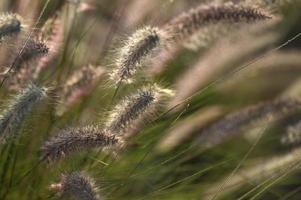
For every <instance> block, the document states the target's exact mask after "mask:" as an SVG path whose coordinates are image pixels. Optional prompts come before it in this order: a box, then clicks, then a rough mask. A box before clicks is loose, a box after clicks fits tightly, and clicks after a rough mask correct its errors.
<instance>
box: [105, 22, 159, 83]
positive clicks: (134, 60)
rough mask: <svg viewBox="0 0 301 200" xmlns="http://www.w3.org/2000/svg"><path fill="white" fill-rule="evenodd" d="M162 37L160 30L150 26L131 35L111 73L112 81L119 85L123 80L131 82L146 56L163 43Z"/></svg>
mask: <svg viewBox="0 0 301 200" xmlns="http://www.w3.org/2000/svg"><path fill="white" fill-rule="evenodd" d="M161 38H162V36H161V32H160V30H159V29H158V28H154V27H150V26H147V27H144V28H142V29H139V30H137V31H136V32H135V33H134V34H133V35H132V36H131V37H129V38H128V39H127V40H126V42H125V45H124V46H123V47H122V48H121V49H120V52H119V55H118V57H117V59H116V62H115V66H116V67H115V69H113V70H112V72H111V74H110V77H111V79H112V81H114V82H115V83H116V85H117V86H118V85H119V84H120V83H121V82H127V83H129V82H131V81H132V78H133V76H134V75H135V73H136V72H137V70H138V69H139V67H140V65H141V64H142V63H143V61H144V60H145V59H146V57H148V56H149V55H150V54H151V53H152V52H153V51H154V50H155V49H156V48H157V47H158V46H159V45H161Z"/></svg>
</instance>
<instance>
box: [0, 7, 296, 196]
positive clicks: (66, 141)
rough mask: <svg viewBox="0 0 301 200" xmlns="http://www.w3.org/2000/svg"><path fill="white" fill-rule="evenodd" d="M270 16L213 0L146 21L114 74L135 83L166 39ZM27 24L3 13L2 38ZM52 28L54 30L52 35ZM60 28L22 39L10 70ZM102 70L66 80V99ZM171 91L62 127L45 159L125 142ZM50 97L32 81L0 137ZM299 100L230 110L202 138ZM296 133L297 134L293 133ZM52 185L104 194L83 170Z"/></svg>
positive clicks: (152, 91)
mask: <svg viewBox="0 0 301 200" xmlns="http://www.w3.org/2000/svg"><path fill="white" fill-rule="evenodd" d="M270 18H271V16H270V15H268V14H267V13H265V12H264V11H261V10H259V9H257V8H254V7H251V6H247V5H245V6H237V5H234V4H221V5H215V4H211V5H205V6H203V5H202V6H199V7H197V8H194V9H192V10H190V11H188V12H185V13H183V14H182V15H180V16H178V17H175V18H174V19H172V20H171V21H170V22H168V23H167V24H165V25H164V26H163V27H162V28H157V27H150V26H147V27H144V28H142V29H139V30H137V31H136V32H135V33H134V34H133V35H132V36H130V37H129V38H128V39H127V40H126V42H125V45H124V46H123V47H122V48H121V49H120V52H119V55H118V58H117V59H116V63H115V65H116V67H115V69H114V70H113V71H112V72H111V73H110V78H111V80H113V81H114V82H115V84H116V85H117V86H119V84H121V83H124V82H125V83H129V82H131V81H132V80H133V77H134V76H135V75H136V73H137V72H138V70H139V68H140V66H141V65H143V64H144V62H145V60H146V59H147V57H149V56H150V55H152V54H153V52H154V51H155V50H156V49H159V47H162V46H163V44H169V43H174V42H176V43H177V42H179V41H184V40H185V39H186V38H189V37H191V36H192V35H194V34H195V33H196V32H197V31H198V30H199V29H200V28H202V27H204V26H207V25H212V24H217V23H224V22H226V23H230V24H231V23H233V24H235V23H238V22H239V23H242V22H244V23H250V22H257V21H261V20H266V19H270ZM52 22H53V25H51V26H50V28H51V27H52V26H54V25H55V24H56V22H57V21H56V20H53V21H52ZM49 23H50V22H49ZM22 27H23V25H22V21H21V18H20V17H19V16H17V15H13V14H5V15H1V16H0V40H2V39H3V38H4V37H6V36H10V35H13V34H15V33H19V32H20V31H21V29H22ZM48 31H49V33H50V34H48ZM56 32H57V31H54V30H52V29H50V30H46V29H45V30H42V33H41V35H40V36H41V37H40V38H39V39H33V38H27V39H26V40H25V41H22V43H21V45H19V46H18V48H19V49H18V51H17V52H18V54H17V55H14V57H13V61H12V64H11V66H10V70H11V69H12V72H18V71H20V68H21V66H22V65H23V64H25V63H27V62H29V61H31V60H33V59H35V58H37V57H40V56H43V55H46V54H48V52H49V47H48V46H47V45H46V43H45V42H43V41H44V39H45V38H47V36H48V35H52V36H54V35H55V36H57V35H59V36H58V37H53V38H50V40H53V41H54V43H52V44H53V45H57V43H58V41H59V39H61V37H60V35H61V34H56ZM47 39H49V38H47ZM48 61H49V60H48V58H47V59H46V60H44V61H42V62H41V63H40V65H39V66H38V70H37V71H36V74H39V72H40V70H41V69H42V68H43V67H44V65H45V63H46V62H48ZM101 74H103V70H102V69H101V68H95V67H93V66H88V67H85V68H83V69H80V70H79V71H77V72H76V73H75V74H74V75H72V76H71V78H70V79H69V80H67V82H66V84H65V85H64V89H63V91H62V98H63V99H64V100H67V101H69V100H70V99H76V98H77V97H74V96H76V95H78V94H82V93H84V92H85V90H86V89H87V87H88V86H89V85H91V84H92V82H95V81H96V80H97V79H98V78H99V76H100V75H101ZM172 95H173V92H172V91H171V90H168V89H164V88H161V87H159V86H158V85H156V84H154V85H151V86H146V87H142V88H141V89H138V90H137V91H136V92H135V93H134V94H132V95H129V96H127V97H125V98H124V99H123V100H121V101H120V102H119V103H118V104H117V105H116V106H115V107H114V108H113V109H112V111H111V112H110V114H109V116H108V119H107V121H106V122H105V124H104V127H101V126H98V125H96V126H94V125H87V126H83V127H78V128H69V129H64V130H60V131H59V133H58V134H57V135H55V136H53V137H50V139H49V140H47V141H46V142H45V143H44V144H43V146H42V147H41V160H56V159H59V158H60V157H62V156H67V155H70V154H72V153H76V152H82V151H84V150H87V149H92V148H100V149H103V148H108V147H112V146H115V145H121V144H122V143H123V141H124V139H125V137H126V135H127V133H128V132H129V129H130V128H132V127H136V126H137V123H138V122H140V121H141V120H142V119H144V118H145V117H146V116H148V115H150V114H152V113H154V112H155V111H156V108H157V106H158V105H159V104H160V102H161V101H162V100H164V98H166V97H171V96H172ZM45 96H46V89H45V88H40V87H37V86H36V85H33V84H31V85H29V86H28V87H27V88H26V89H25V90H24V91H22V92H21V93H20V94H19V95H18V96H16V98H15V99H14V100H13V101H12V102H11V103H10V104H9V106H8V107H7V109H5V110H4V111H3V113H2V115H0V140H1V141H2V142H5V141H6V140H7V139H8V138H11V137H13V136H14V134H15V133H16V132H17V129H18V127H20V126H21V123H22V122H23V121H24V119H25V117H26V116H27V113H28V112H29V111H31V110H32V108H33V107H34V105H35V104H36V103H38V102H39V101H40V100H41V99H43V97H45ZM300 103H301V102H300V101H299V100H298V99H297V100H295V99H280V100H276V101H273V102H268V103H262V104H258V105H255V106H253V107H248V108H246V109H243V110H241V111H238V112H235V113H231V114H229V115H227V116H225V117H224V118H222V119H220V120H218V121H217V122H213V123H212V124H211V125H209V126H208V127H205V128H204V129H203V130H202V132H201V136H200V138H199V141H200V142H201V143H203V142H209V143H210V144H217V143H219V142H221V141H222V140H225V138H227V137H229V136H231V134H232V132H236V131H237V130H238V129H239V128H240V127H241V126H243V125H245V124H248V123H250V122H251V121H253V120H254V119H257V118H261V117H264V116H267V115H281V114H283V113H286V112H292V111H294V110H295V109H296V108H297V107H299V106H300ZM289 132H292V131H291V130H290V131H289ZM295 135H296V134H295V133H294V135H293V136H295ZM291 138H292V136H291V135H288V139H286V141H287V140H291ZM298 153H299V152H298ZM50 187H51V188H52V189H55V190H58V191H59V192H60V193H61V194H63V195H65V194H66V195H71V196H74V197H75V198H77V199H78V200H99V199H100V197H99V195H98V194H97V193H98V191H97V188H96V187H95V183H94V181H93V180H92V179H91V178H89V177H88V176H87V175H86V174H85V173H83V172H72V173H69V174H63V175H62V176H61V180H60V182H59V183H57V184H52V185H51V186H50Z"/></svg>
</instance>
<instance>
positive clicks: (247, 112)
mask: <svg viewBox="0 0 301 200" xmlns="http://www.w3.org/2000/svg"><path fill="white" fill-rule="evenodd" d="M300 106H301V101H300V100H299V99H290V98H286V99H285V98H283V99H277V100H274V101H272V102H263V103H259V104H257V105H254V106H250V107H247V108H245V109H242V110H239V111H236V112H234V113H230V114H228V115H226V116H225V117H223V118H222V119H220V120H218V121H217V122H214V123H212V124H211V125H209V126H208V127H207V128H204V129H203V131H201V133H200V136H199V138H198V141H199V143H200V144H202V145H205V146H212V145H216V144H219V143H221V142H223V141H225V140H227V139H228V138H231V137H232V136H233V135H234V134H236V133H237V132H238V131H239V130H240V129H241V128H242V127H243V126H245V125H248V124H250V123H251V122H253V121H255V120H258V119H260V118H265V117H268V116H269V117H271V118H279V117H281V116H283V115H284V114H286V113H292V112H295V111H296V110H297V109H298V108H300ZM267 120H268V119H267Z"/></svg>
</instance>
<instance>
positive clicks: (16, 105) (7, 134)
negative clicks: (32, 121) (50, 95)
mask: <svg viewBox="0 0 301 200" xmlns="http://www.w3.org/2000/svg"><path fill="white" fill-rule="evenodd" d="M46 91H47V89H46V88H41V87H38V86H36V85H34V84H30V85H29V86H27V88H26V89H24V90H23V91H21V92H20V93H19V94H18V95H17V96H16V97H15V98H14V99H12V100H11V101H10V103H9V104H8V106H7V108H6V109H5V110H4V111H3V112H2V113H1V115H0V141H1V142H2V143H4V142H6V141H7V140H8V139H10V138H12V137H14V136H15V135H16V134H17V133H18V129H19V127H20V126H21V124H22V122H23V121H24V119H25V117H26V116H27V114H28V113H29V112H30V111H31V110H32V109H33V108H34V106H36V104H37V103H38V102H39V101H41V100H42V99H43V98H44V97H46V96H47V94H46Z"/></svg>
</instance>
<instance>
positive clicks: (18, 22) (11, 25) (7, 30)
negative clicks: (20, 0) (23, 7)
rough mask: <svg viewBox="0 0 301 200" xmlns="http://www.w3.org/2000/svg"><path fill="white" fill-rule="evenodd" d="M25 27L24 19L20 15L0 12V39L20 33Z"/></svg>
mask: <svg viewBox="0 0 301 200" xmlns="http://www.w3.org/2000/svg"><path fill="white" fill-rule="evenodd" d="M23 27H24V25H23V20H22V18H21V17H20V16H19V15H17V14H11V13H5V14H0V41H2V40H3V39H4V38H5V37H9V36H13V35H15V34H18V33H20V32H21V30H22V28H23Z"/></svg>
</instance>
